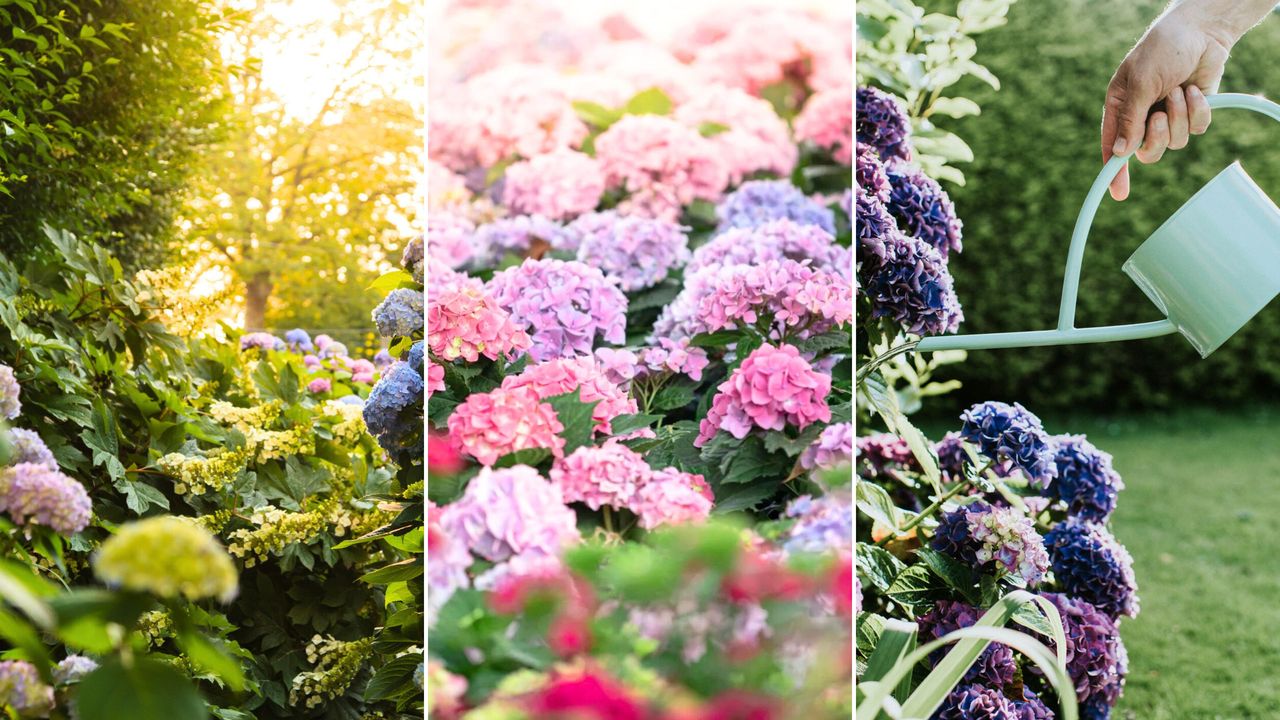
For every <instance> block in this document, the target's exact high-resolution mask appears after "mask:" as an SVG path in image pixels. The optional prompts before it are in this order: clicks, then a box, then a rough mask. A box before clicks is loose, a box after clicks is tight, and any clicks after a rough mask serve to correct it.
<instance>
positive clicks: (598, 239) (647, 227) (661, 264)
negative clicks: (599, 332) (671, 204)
mask: <svg viewBox="0 0 1280 720" xmlns="http://www.w3.org/2000/svg"><path fill="white" fill-rule="evenodd" d="M686 232H688V228H686V227H683V226H681V225H678V224H676V223H673V222H668V221H666V220H659V219H651V218H643V217H615V219H614V222H613V227H612V228H611V229H610V230H609V231H608V232H592V233H586V234H584V235H583V236H582V239H581V242H580V243H579V245H578V260H580V261H582V262H584V263H586V264H588V265H590V266H592V267H595V268H599V269H600V270H601V271H602V272H604V274H605V275H608V276H609V277H614V278H617V279H618V284H619V286H620V287H621V288H622V289H623V290H624V291H626V292H634V291H636V290H643V289H645V288H648V287H653V286H654V285H657V284H658V283H660V282H662V280H663V279H664V278H666V277H667V273H668V272H670V271H671V270H672V269H674V268H677V267H680V266H682V265H684V264H685V263H687V262H689V257H690V254H689V236H688V235H686V234H685V233H686Z"/></svg>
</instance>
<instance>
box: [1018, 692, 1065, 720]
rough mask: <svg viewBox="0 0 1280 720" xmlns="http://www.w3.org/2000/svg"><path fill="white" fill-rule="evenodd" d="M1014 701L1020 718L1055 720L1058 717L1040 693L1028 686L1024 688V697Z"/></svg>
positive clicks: (1021, 719)
mask: <svg viewBox="0 0 1280 720" xmlns="http://www.w3.org/2000/svg"><path fill="white" fill-rule="evenodd" d="M1012 702H1013V710H1014V712H1015V713H1017V719H1018V720H1054V718H1056V717H1057V714H1056V713H1054V712H1053V710H1052V709H1050V708H1049V706H1048V705H1045V704H1044V701H1043V700H1041V699H1040V697H1039V696H1038V695H1036V694H1035V693H1033V692H1031V691H1030V690H1028V689H1026V688H1023V689H1022V699H1021V700H1013V701H1012Z"/></svg>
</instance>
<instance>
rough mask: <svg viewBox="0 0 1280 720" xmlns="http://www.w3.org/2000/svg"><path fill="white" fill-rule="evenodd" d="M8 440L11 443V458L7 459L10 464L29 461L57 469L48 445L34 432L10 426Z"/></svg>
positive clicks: (56, 463) (56, 462)
mask: <svg viewBox="0 0 1280 720" xmlns="http://www.w3.org/2000/svg"><path fill="white" fill-rule="evenodd" d="M9 441H10V442H12V443H13V458H12V459H11V460H10V461H9V464H10V465H17V464H19V463H31V464H33V465H41V466H44V467H47V468H49V469H50V470H57V469H58V461H57V460H55V459H54V457H53V453H52V452H50V450H49V446H48V445H45V444H44V441H43V440H41V439H40V436H39V435H37V434H36V433H35V432H33V431H31V430H24V429H22V428H10V429H9Z"/></svg>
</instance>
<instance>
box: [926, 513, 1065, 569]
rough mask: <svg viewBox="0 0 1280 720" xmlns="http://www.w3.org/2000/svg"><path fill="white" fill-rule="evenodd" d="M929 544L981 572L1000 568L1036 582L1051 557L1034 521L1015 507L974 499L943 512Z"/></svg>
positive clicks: (1047, 567)
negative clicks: (997, 505) (1000, 505)
mask: <svg viewBox="0 0 1280 720" xmlns="http://www.w3.org/2000/svg"><path fill="white" fill-rule="evenodd" d="M930 547H932V548H933V549H934V550H937V551H938V552H941V553H946V554H947V555H950V556H951V557H953V558H955V559H957V560H959V561H960V562H962V563H965V564H966V565H969V566H970V567H972V568H974V569H976V570H981V571H994V570H997V569H998V570H1001V571H1003V572H1006V573H1009V574H1010V575H1016V576H1017V577H1019V578H1021V579H1022V580H1023V581H1024V582H1026V583H1027V584H1028V585H1035V584H1036V583H1038V582H1040V579H1041V578H1043V577H1044V573H1045V571H1047V570H1048V569H1049V556H1048V554H1047V553H1046V552H1045V547H1044V540H1043V539H1042V538H1041V537H1040V535H1039V534H1038V533H1037V532H1036V528H1035V523H1033V522H1032V521H1031V520H1030V519H1029V518H1027V517H1025V516H1024V515H1022V513H1020V512H1018V511H1017V510H1016V509H1014V508H1010V507H995V506H992V505H988V504H987V503H985V502H981V501H978V502H975V503H971V504H969V505H965V506H963V507H959V508H957V509H955V510H952V511H950V512H947V513H944V514H943V515H942V517H941V518H940V519H939V522H938V527H937V529H936V530H934V536H933V541H932V542H931V543H930Z"/></svg>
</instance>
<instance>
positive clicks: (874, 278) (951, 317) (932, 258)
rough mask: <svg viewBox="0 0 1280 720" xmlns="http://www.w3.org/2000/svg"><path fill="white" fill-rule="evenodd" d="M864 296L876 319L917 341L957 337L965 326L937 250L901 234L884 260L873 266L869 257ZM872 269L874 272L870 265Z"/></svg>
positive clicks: (894, 234)
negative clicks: (888, 322) (917, 337)
mask: <svg viewBox="0 0 1280 720" xmlns="http://www.w3.org/2000/svg"><path fill="white" fill-rule="evenodd" d="M859 247H860V248H864V252H863V253H860V255H861V256H862V257H863V258H864V260H863V267H862V270H863V272H864V274H865V277H864V278H860V280H861V282H862V288H861V289H862V292H863V294H864V295H865V296H866V297H867V299H868V300H869V301H870V303H871V317H873V318H889V319H891V320H893V321H894V322H896V323H898V324H900V325H902V327H903V329H904V330H906V331H907V332H909V333H914V334H916V335H939V334H941V333H948V332H955V331H956V329H957V328H958V327H960V323H961V322H963V321H964V311H963V310H961V309H960V301H959V300H958V299H957V298H956V293H955V289H954V287H953V285H954V281H953V280H952V278H951V272H950V271H949V270H948V269H947V261H946V260H944V259H943V257H942V256H941V255H939V254H938V251H937V250H936V249H934V248H933V247H932V246H931V245H929V244H928V243H926V242H925V241H923V240H920V239H919V238H913V237H907V236H905V235H902V234H901V233H899V232H898V231H897V230H894V231H893V232H892V233H891V235H890V240H889V241H888V242H885V243H884V251H885V255H884V258H883V259H881V260H879V262H875V263H872V260H871V259H870V258H868V256H867V254H866V253H865V247H866V244H865V243H863V242H862V241H861V240H859ZM869 264H870V267H868V265H869Z"/></svg>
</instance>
